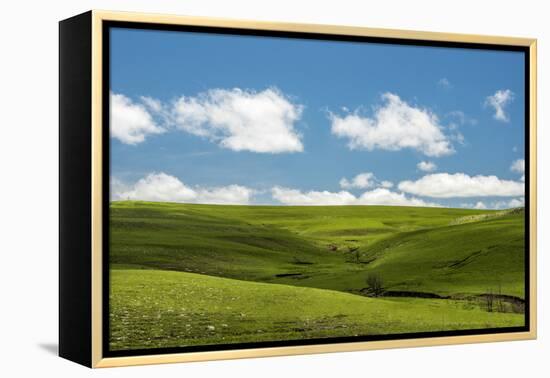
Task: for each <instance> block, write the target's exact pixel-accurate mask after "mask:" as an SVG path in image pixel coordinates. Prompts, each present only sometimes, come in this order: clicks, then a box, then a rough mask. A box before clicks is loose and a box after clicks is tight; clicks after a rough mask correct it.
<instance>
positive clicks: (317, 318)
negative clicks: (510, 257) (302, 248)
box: [110, 269, 523, 350]
mask: <svg viewBox="0 0 550 378" xmlns="http://www.w3.org/2000/svg"><path fill="white" fill-rule="evenodd" d="M111 285H112V286H111V308H112V311H111V314H110V320H111V343H110V344H111V348H112V350H124V349H128V348H131V349H146V348H163V347H181V346H191V345H209V344H231V343H245V342H261V341H276V340H299V339H311V338H326V337H344V336H350V337H353V336H357V335H376V334H392V333H409V332H420V331H422V332H426V331H440V330H455V329H465V328H467V329H476V328H496V327H505V326H520V325H522V323H523V316H522V315H521V314H513V313H499V312H486V311H483V310H482V309H480V308H477V307H467V306H464V303H462V302H461V301H450V300H445V301H442V300H433V299H431V300H430V299H406V300H405V301H402V300H386V299H379V298H366V297H361V296H358V295H353V294H347V293H341V292H335V291H331V290H322V289H313V288H304V287H295V286H287V285H277V284H263V283H256V282H247V281H239V280H234V279H227V278H218V277H210V276H206V275H201V274H194V273H182V272H169V271H160V270H125V269H120V270H114V271H113V272H112V275H111Z"/></svg>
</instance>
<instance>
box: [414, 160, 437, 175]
mask: <svg viewBox="0 0 550 378" xmlns="http://www.w3.org/2000/svg"><path fill="white" fill-rule="evenodd" d="M416 168H418V169H420V170H421V171H424V172H433V171H435V170H436V169H437V165H435V163H433V162H431V161H421V162H420V163H418V164H417V165H416Z"/></svg>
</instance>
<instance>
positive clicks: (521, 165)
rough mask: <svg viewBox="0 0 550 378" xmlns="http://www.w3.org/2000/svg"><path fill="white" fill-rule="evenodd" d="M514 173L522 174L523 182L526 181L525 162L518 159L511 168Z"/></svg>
mask: <svg viewBox="0 0 550 378" xmlns="http://www.w3.org/2000/svg"><path fill="white" fill-rule="evenodd" d="M510 170H511V171H512V172H516V173H521V181H525V160H524V159H517V160H515V161H514V162H513V163H512V165H511V166H510Z"/></svg>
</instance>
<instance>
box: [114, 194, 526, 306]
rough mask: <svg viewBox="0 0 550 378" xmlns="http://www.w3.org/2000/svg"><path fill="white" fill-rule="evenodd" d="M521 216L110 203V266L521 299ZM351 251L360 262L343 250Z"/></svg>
mask: <svg viewBox="0 0 550 378" xmlns="http://www.w3.org/2000/svg"><path fill="white" fill-rule="evenodd" d="M523 233H524V216H523V213H522V212H512V213H506V212H494V211H487V210H466V209H444V208H417V207H414V208H411V207H387V206H329V207H282V206H216V205H187V204H186V205H183V204H166V203H147V202H130V201H128V202H116V203H113V204H112V205H111V246H112V248H111V255H110V261H111V264H112V267H113V268H145V269H162V270H173V271H182V272H194V273H201V274H208V275H213V276H219V277H227V278H236V279H239V280H249V281H256V282H268V283H280V284H287V285H293V286H306V287H316V288H324V289H330V290H339V291H344V292H354V291H357V290H361V289H363V288H364V287H365V286H366V284H365V279H366V277H367V275H368V274H369V273H377V274H379V275H380V276H381V277H382V279H383V282H384V286H385V288H386V289H387V290H396V291H413V292H429V293H434V294H438V295H445V296H449V295H451V296H453V295H454V296H464V295H477V294H482V293H487V292H500V293H502V294H506V295H512V296H516V297H520V298H522V297H523V295H524V287H523V286H524V285H523V268H524V267H523V261H524V260H523V253H524V239H523ZM349 248H359V249H358V251H359V259H358V260H356V259H355V256H354V255H353V254H351V253H350V252H349Z"/></svg>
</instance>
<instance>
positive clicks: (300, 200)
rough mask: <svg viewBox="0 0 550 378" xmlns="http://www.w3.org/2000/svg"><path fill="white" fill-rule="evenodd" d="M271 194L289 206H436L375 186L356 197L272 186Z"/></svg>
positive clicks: (342, 193) (345, 193) (346, 194)
mask: <svg viewBox="0 0 550 378" xmlns="http://www.w3.org/2000/svg"><path fill="white" fill-rule="evenodd" d="M272 196H273V198H274V199H275V200H277V201H278V202H280V203H281V204H283V205H291V206H338V205H391V206H438V204H435V203H429V202H425V201H423V200H421V199H418V198H414V197H407V196H406V195H405V194H404V193H396V192H392V191H390V190H388V189H386V188H376V189H373V190H370V191H366V192H364V193H363V194H362V195H361V196H359V197H356V196H354V195H353V194H351V193H350V192H348V191H345V190H343V191H340V192H329V191H308V192H302V191H300V190H298V189H290V188H283V187H274V188H273V189H272Z"/></svg>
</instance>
